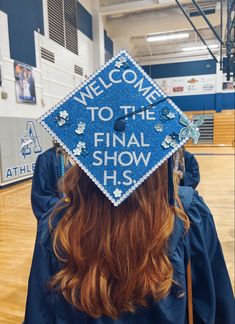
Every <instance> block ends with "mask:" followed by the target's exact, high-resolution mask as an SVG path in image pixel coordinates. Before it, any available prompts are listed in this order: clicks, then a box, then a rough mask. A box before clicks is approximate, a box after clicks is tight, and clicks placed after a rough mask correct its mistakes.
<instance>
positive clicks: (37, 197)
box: [31, 147, 62, 221]
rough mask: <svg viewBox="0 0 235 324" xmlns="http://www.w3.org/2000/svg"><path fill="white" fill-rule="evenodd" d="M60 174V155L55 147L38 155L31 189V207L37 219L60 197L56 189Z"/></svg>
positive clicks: (51, 208)
mask: <svg viewBox="0 0 235 324" xmlns="http://www.w3.org/2000/svg"><path fill="white" fill-rule="evenodd" d="M61 176H62V172H61V163H60V156H57V154H56V148H54V147H53V148H50V149H49V150H47V151H45V152H44V153H42V154H40V155H39V156H38V158H37V161H36V165H35V170H34V175H33V181H32V191H31V204H32V209H33V212H34V215H35V217H36V218H37V220H38V221H40V220H41V219H42V217H43V216H44V215H45V213H48V211H50V212H51V211H52V210H53V207H54V206H55V204H56V203H57V202H58V201H59V200H60V199H61V198H62V196H61V193H59V191H58V189H57V184H58V180H59V179H60V177H61ZM50 212H49V214H50Z"/></svg>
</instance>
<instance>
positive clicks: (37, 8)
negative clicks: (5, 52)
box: [0, 0, 44, 66]
mask: <svg viewBox="0 0 235 324" xmlns="http://www.w3.org/2000/svg"><path fill="white" fill-rule="evenodd" d="M0 10H1V11H3V12H5V13H6V14H7V15H8V26H9V42H10V55H11V58H12V59H14V60H17V61H21V62H23V63H27V64H29V65H32V66H36V56H35V44H34V31H38V30H40V33H41V34H43V35H44V26H43V7H42V0H20V1H19V0H11V1H9V0H0Z"/></svg>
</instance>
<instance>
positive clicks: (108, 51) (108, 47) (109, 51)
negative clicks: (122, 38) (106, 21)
mask: <svg viewBox="0 0 235 324" xmlns="http://www.w3.org/2000/svg"><path fill="white" fill-rule="evenodd" d="M104 49H105V62H107V61H108V60H110V59H111V58H112V57H113V41H112V39H111V38H110V37H109V36H108V35H107V32H106V30H104Z"/></svg>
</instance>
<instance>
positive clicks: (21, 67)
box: [14, 61, 36, 104]
mask: <svg viewBox="0 0 235 324" xmlns="http://www.w3.org/2000/svg"><path fill="white" fill-rule="evenodd" d="M14 72H15V86H16V101H17V102H19V103H31V104H35V103H36V92H35V81H34V77H33V68H32V67H31V66H29V65H26V64H24V63H20V62H17V61H15V62H14Z"/></svg>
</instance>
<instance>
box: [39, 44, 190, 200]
mask: <svg viewBox="0 0 235 324" xmlns="http://www.w3.org/2000/svg"><path fill="white" fill-rule="evenodd" d="M156 103H158V104H156ZM141 108H144V109H142V110H141ZM137 110H141V111H140V112H136V111H137ZM39 121H40V123H41V124H42V125H43V126H44V127H45V128H46V129H47V130H48V131H49V133H50V134H51V135H52V136H53V137H54V138H55V139H56V140H57V141H58V142H59V143H60V145H61V146H62V147H63V148H64V149H65V150H66V151H67V153H68V154H69V155H70V156H71V157H72V158H73V159H74V160H75V161H76V162H77V163H78V164H79V166H80V167H81V168H82V169H83V171H84V172H85V173H86V174H87V175H88V176H89V177H90V178H91V179H92V180H93V181H94V182H95V183H96V185H97V186H98V187H99V188H100V190H102V191H103V193H104V194H105V195H106V196H107V197H108V198H109V199H110V200H111V202H112V203H113V204H114V205H115V206H118V205H119V204H120V203H121V202H122V201H123V200H124V199H126V198H127V197H128V196H129V195H130V194H131V193H132V192H133V191H134V190H135V189H136V188H137V187H138V186H139V185H140V184H141V183H142V182H143V181H144V180H145V179H146V178H147V177H148V176H149V175H150V174H151V173H152V172H153V171H154V170H156V169H157V168H158V167H159V166H160V165H161V164H162V163H163V162H164V161H165V160H166V159H168V158H169V157H170V156H171V155H172V154H173V153H174V152H175V151H176V150H178V148H179V147H181V146H182V145H183V144H184V143H185V142H186V141H187V140H188V139H189V136H190V132H192V131H193V125H192V123H191V122H190V121H189V120H188V119H187V117H186V116H185V115H183V114H182V112H181V111H180V109H179V108H178V107H177V106H176V105H175V104H174V103H173V102H172V101H171V100H170V99H169V98H167V96H166V94H165V93H164V92H163V91H162V90H161V89H160V88H159V87H158V85H157V84H156V83H155V82H154V81H153V80H152V79H151V78H150V77H149V76H148V75H147V74H146V73H145V72H144V71H143V70H142V68H141V67H140V66H139V65H138V64H137V63H136V62H135V61H134V60H133V59H132V58H131V57H130V56H129V54H128V53H127V52H126V51H125V50H122V51H121V52H119V53H118V54H117V55H116V56H115V57H113V58H112V59H111V60H110V61H108V62H107V63H106V65H104V66H103V67H102V68H101V69H100V70H98V71H97V72H95V73H94V74H93V75H92V76H91V77H90V78H89V79H87V80H86V81H85V83H83V84H82V85H81V86H80V87H79V88H77V89H75V90H74V91H73V92H72V93H70V94H69V95H68V96H67V97H66V98H65V99H64V100H62V101H61V102H60V103H59V104H58V105H56V106H55V107H54V108H52V109H51V110H50V111H48V112H47V113H46V114H45V115H43V116H42V117H41V118H40V119H39ZM118 123H121V128H120V127H119V128H118V127H116V126H117V124H118ZM119 126H120V125H119ZM194 131H195V130H194Z"/></svg>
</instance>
